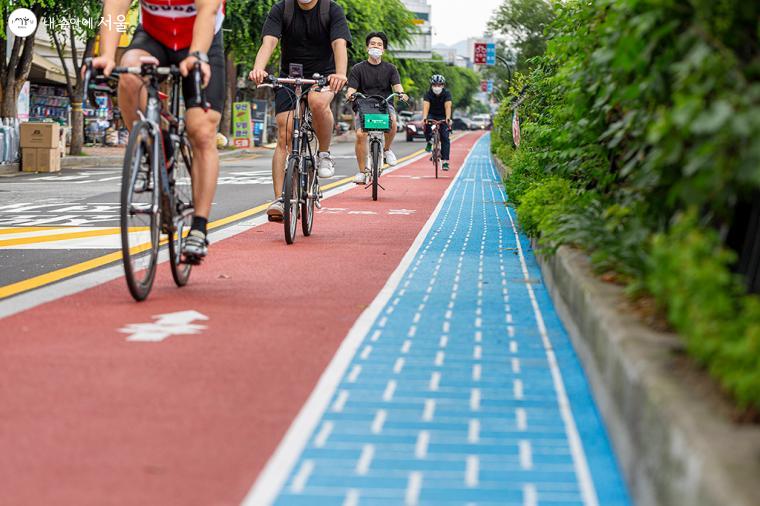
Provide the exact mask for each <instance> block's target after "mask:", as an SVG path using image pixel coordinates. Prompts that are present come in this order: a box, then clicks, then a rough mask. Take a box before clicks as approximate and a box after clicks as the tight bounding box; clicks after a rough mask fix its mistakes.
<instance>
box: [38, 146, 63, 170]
mask: <svg viewBox="0 0 760 506" xmlns="http://www.w3.org/2000/svg"><path fill="white" fill-rule="evenodd" d="M36 151H37V171H38V172H58V171H59V170H61V149H60V148H59V147H58V146H56V147H54V148H50V149H48V148H37V149H36Z"/></svg>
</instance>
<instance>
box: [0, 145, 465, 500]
mask: <svg viewBox="0 0 760 506" xmlns="http://www.w3.org/2000/svg"><path fill="white" fill-rule="evenodd" d="M478 138H479V137H478V136H477V135H475V134H470V135H467V136H465V137H464V138H462V139H460V140H459V141H457V142H455V143H453V145H452V162H453V163H452V167H453V168H452V171H451V172H450V173H448V174H447V175H446V177H444V178H442V179H438V180H436V179H435V178H433V177H432V167H431V165H430V162H429V161H428V160H427V159H426V158H423V159H422V160H419V161H417V162H415V163H413V164H411V165H409V166H407V167H404V168H402V169H399V170H397V171H395V172H393V173H391V174H388V175H387V176H386V177H384V180H383V185H384V186H385V187H386V189H387V190H386V191H384V192H382V193H381V197H380V200H379V201H378V202H372V200H371V198H370V192H369V191H368V190H364V189H363V188H353V189H351V190H348V191H347V192H345V193H342V194H340V195H337V196H335V197H332V198H330V199H327V200H325V201H324V207H325V209H324V210H323V212H322V213H320V214H319V215H318V216H317V217H316V222H315V229H314V235H313V236H312V237H310V238H304V237H302V236H300V235H299V237H298V241H297V243H296V244H295V245H293V246H286V245H285V244H284V240H283V234H282V227H281V225H276V224H266V225H263V226H260V227H256V228H253V229H251V230H249V231H247V232H245V233H242V234H240V235H237V236H234V237H231V238H229V239H226V240H224V241H221V242H218V243H216V244H213V245H212V248H211V256H210V258H209V260H208V261H207V262H206V265H204V266H203V267H202V268H199V269H196V270H195V271H194V272H193V275H192V278H191V281H190V284H189V285H188V286H187V287H186V288H183V289H176V288H175V287H174V285H173V283H172V281H171V277H170V274H169V272H168V271H169V268H168V265H166V264H161V265H160V266H159V276H158V277H157V280H156V284H155V286H154V289H153V293H152V294H151V297H150V299H149V300H148V302H147V303H142V304H137V303H134V302H132V300H131V298H130V297H129V294H128V293H127V290H126V286H125V284H124V280H123V279H117V280H114V281H112V282H108V283H106V284H103V285H100V286H97V287H95V288H92V289H89V290H86V291H84V292H80V293H78V294H75V295H72V296H68V297H65V298H62V299H59V300H57V301H54V302H50V303H47V304H44V305H41V306H38V307H36V308H33V309H30V310H27V311H25V312H22V313H19V314H16V315H13V316H10V317H8V318H5V319H4V320H0V329H2V330H1V331H0V491H2V498H1V499H0V503H2V504H3V505H6V504H9V505H10V504H12V505H16V504H18V505H26V504H56V505H69V504H71V505H89V504H97V505H107V504H130V505H134V504H151V505H152V504H156V505H175V504H176V505H204V506H206V505H228V504H238V503H239V502H240V501H241V500H242V499H243V497H244V496H245V495H246V493H247V492H248V490H249V489H250V487H251V485H252V484H253V482H254V481H255V479H256V476H257V475H258V473H259V471H260V470H261V469H262V468H263V466H264V465H265V463H266V462H267V459H268V458H269V457H270V455H271V454H272V452H273V451H274V450H275V448H276V447H277V445H278V443H279V442H280V440H281V438H282V436H283V435H284V434H285V432H286V431H287V429H288V427H289V425H290V423H291V422H292V420H293V419H294V418H295V416H296V415H297V414H298V412H299V410H300V408H301V406H302V405H303V404H304V402H305V401H306V399H307V398H308V397H309V394H310V393H311V391H312V390H313V388H314V386H315V385H316V383H317V381H318V379H319V377H320V375H321V373H322V372H323V370H324V369H325V367H326V366H327V365H328V364H329V362H330V360H331V359H332V357H333V355H334V354H335V352H336V351H337V349H338V347H339V346H340V344H341V342H342V340H343V339H344V337H345V336H346V334H347V333H348V331H349V329H350V328H351V326H352V324H353V323H354V321H355V320H356V319H357V318H358V317H359V315H360V314H361V312H362V311H363V310H364V309H365V308H366V307H367V306H368V305H369V304H370V302H371V301H372V300H373V299H374V298H375V296H376V295H377V293H378V292H379V291H380V289H381V288H382V287H383V286H384V284H385V283H386V281H387V279H388V277H389V276H390V274H391V273H392V272H393V270H394V269H395V268H396V267H397V265H398V263H399V261H400V260H401V258H402V257H403V256H404V254H405V253H406V251H407V250H408V249H409V247H410V246H411V244H412V242H413V241H414V239H415V237H416V236H417V234H418V233H419V231H420V230H421V229H422V227H423V225H424V224H425V222H426V221H427V219H428V218H429V216H430V215H431V213H432V212H433V210H434V209H435V207H436V205H437V204H438V202H439V200H440V199H441V197H442V196H443V193H444V192H445V190H446V188H447V187H448V185H449V183H450V182H451V180H452V179H453V177H454V176H455V174H456V168H458V167H459V166H460V165H461V164H462V162H463V161H464V158H465V157H466V155H467V153H468V152H469V150H470V148H471V147H472V146H473V145H474V143H475V141H476V140H477V139H478ZM418 176H421V178H420V179H415V178H414V177H418ZM410 211H413V212H410ZM352 212H353V214H352ZM366 212H374V213H376V214H365V213H366ZM357 213H358V214H357ZM299 233H300V230H299ZM187 310H194V311H198V312H200V313H202V314H203V315H206V316H207V317H208V318H209V320H208V321H196V322H195V323H198V324H201V325H205V326H206V327H207V328H206V329H205V330H203V331H202V332H201V333H200V334H197V335H175V336H171V337H169V338H168V339H166V340H164V341H162V342H157V343H146V342H128V341H127V340H126V337H127V335H126V334H123V333H120V332H119V329H121V328H123V327H125V326H127V325H129V324H136V323H150V322H152V321H154V318H153V317H154V316H155V315H160V314H166V313H173V312H177V311H187Z"/></svg>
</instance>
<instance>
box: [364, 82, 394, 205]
mask: <svg viewBox="0 0 760 506" xmlns="http://www.w3.org/2000/svg"><path fill="white" fill-rule="evenodd" d="M398 96H400V94H398V93H392V94H390V95H389V96H388V97H387V98H383V97H381V96H379V95H371V96H367V95H364V94H363V93H358V92H357V93H354V95H353V97H355V99H359V100H360V102H357V108H358V111H359V123H360V125H361V129H362V130H364V131H365V132H367V134H368V135H369V154H370V162H371V163H370V165H371V167H370V168H369V174H365V183H366V186H365V187H364V189H365V190H366V189H367V188H369V187H370V186H371V187H372V200H377V197H378V188H380V189H383V190H385V188H383V187H382V185H381V184H380V175H381V173H382V169H383V146H384V145H385V133H386V132H388V131H390V129H391V116H390V113H389V108H390V101H391V100H393V98H394V97H398ZM353 97H352V98H353ZM367 179H369V181H367Z"/></svg>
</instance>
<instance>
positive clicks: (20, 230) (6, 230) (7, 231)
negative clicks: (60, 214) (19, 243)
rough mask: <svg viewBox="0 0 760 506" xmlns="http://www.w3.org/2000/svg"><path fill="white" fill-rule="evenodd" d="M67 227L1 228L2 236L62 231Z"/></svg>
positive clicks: (0, 233)
mask: <svg viewBox="0 0 760 506" xmlns="http://www.w3.org/2000/svg"><path fill="white" fill-rule="evenodd" d="M65 228H66V227H11V228H0V235H4V234H6V235H7V234H25V233H26V232H47V231H48V230H62V229H65Z"/></svg>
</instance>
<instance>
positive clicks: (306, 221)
mask: <svg viewBox="0 0 760 506" xmlns="http://www.w3.org/2000/svg"><path fill="white" fill-rule="evenodd" d="M303 163H304V172H305V173H306V188H305V189H304V192H305V195H304V196H303V199H302V202H301V229H302V231H303V235H304V237H309V236H310V235H311V232H312V229H313V228H314V206H315V204H316V201H317V196H318V193H319V180H318V179H317V170H316V166H315V164H314V158H312V157H306V158H304V159H303Z"/></svg>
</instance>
